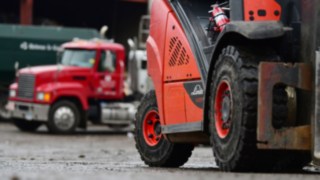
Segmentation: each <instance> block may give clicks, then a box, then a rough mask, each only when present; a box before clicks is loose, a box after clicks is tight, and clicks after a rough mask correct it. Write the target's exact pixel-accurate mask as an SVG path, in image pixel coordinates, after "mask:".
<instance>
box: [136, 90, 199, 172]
mask: <svg viewBox="0 0 320 180" xmlns="http://www.w3.org/2000/svg"><path fill="white" fill-rule="evenodd" d="M159 118H160V117H159V114H158V105H157V99H156V94H155V91H150V92H149V93H147V94H146V95H145V96H144V97H143V98H142V101H141V104H140V106H139V108H138V112H137V113H136V121H135V130H134V132H135V141H136V148H137V150H138V152H139V153H140V156H141V159H142V160H143V161H144V162H145V164H147V165H149V166H151V167H180V166H182V165H183V164H185V163H186V162H187V161H188V159H189V157H190V156H191V154H192V151H193V149H194V145H192V144H176V143H172V142H170V141H168V140H167V139H165V138H164V135H163V134H161V125H160V120H159Z"/></svg>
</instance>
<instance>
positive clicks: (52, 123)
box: [47, 100, 80, 134]
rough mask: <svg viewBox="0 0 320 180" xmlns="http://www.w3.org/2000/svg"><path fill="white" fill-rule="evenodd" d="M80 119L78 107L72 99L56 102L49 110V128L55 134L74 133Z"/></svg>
mask: <svg viewBox="0 0 320 180" xmlns="http://www.w3.org/2000/svg"><path fill="white" fill-rule="evenodd" d="M79 121H80V112H79V109H78V107H77V106H76V105H75V104H74V103H73V102H71V101H68V100H62V101H58V102H56V103H55V104H54V105H53V106H52V107H51V108H50V111H49V121H48V124H47V126H48V129H49V132H51V133H54V134H69V133H73V132H74V131H75V129H76V127H77V126H78V123H79Z"/></svg>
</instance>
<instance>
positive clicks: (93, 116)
mask: <svg viewBox="0 0 320 180" xmlns="http://www.w3.org/2000/svg"><path fill="white" fill-rule="evenodd" d="M62 48H63V51H62V53H61V57H60V62H59V63H58V65H51V66H37V67H28V68H24V69H21V70H20V71H19V72H18V73H17V79H16V82H15V83H14V84H12V85H11V86H10V98H9V102H8V104H7V109H8V110H9V111H10V114H11V117H12V119H13V121H14V124H15V125H16V126H17V127H18V128H19V129H20V130H22V131H35V130H36V129H37V128H38V127H39V126H40V125H42V124H46V125H47V127H48V129H49V131H50V132H52V133H71V132H73V131H74V130H75V129H76V128H77V127H81V128H86V124H87V119H90V120H92V122H94V123H102V124H108V125H116V126H118V127H119V125H120V126H122V125H128V124H130V120H132V119H133V117H134V113H135V105H134V101H135V99H134V98H129V96H127V95H126V93H125V87H124V84H125V83H124V82H125V49H124V47H123V46H122V45H120V44H117V43H110V42H107V41H104V40H98V39H96V40H90V41H85V40H74V41H72V42H69V43H66V44H64V45H63V46H62ZM131 97H134V96H131ZM102 101H105V102H107V103H105V106H104V107H103V108H102V107H101V102H102Z"/></svg>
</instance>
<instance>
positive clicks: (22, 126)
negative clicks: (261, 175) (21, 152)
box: [12, 118, 42, 132]
mask: <svg viewBox="0 0 320 180" xmlns="http://www.w3.org/2000/svg"><path fill="white" fill-rule="evenodd" d="M12 122H13V124H14V125H15V126H16V127H17V128H18V129H19V130H20V131H23V132H34V131H36V130H37V129H38V128H39V127H40V126H41V125H42V123H41V122H36V121H26V120H24V119H16V118H15V119H12Z"/></svg>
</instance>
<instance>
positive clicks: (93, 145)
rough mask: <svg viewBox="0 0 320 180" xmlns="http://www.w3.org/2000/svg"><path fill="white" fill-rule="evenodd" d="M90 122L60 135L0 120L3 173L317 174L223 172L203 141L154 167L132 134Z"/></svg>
mask: <svg viewBox="0 0 320 180" xmlns="http://www.w3.org/2000/svg"><path fill="white" fill-rule="evenodd" d="M106 129H107V128H106V127H90V128H89V130H88V131H86V132H84V131H80V132H78V133H77V134H76V135H67V136H54V135H49V134H47V131H46V129H45V128H44V127H42V128H41V129H40V130H39V131H38V132H36V133H23V132H20V131H18V130H17V129H16V128H15V127H14V126H12V125H10V124H7V123H0V139H1V140H0V179H14V180H18V179H80V180H81V179H121V180H125V179H136V180H144V179H146V180H149V179H152V180H158V179H159V180H160V179H161V180H164V179H165V180H167V179H175V180H177V179H181V180H188V179H208V180H209V179H210V180H213V179H219V180H231V179H237V180H242V179H259V180H270V179H272V180H277V179H279V180H280V179H281V180H286V179H290V180H296V179H297V180H298V179H304V180H309V179H310V180H311V179H319V177H320V175H314V174H301V173H296V174H260V173H223V172H219V171H218V169H217V167H216V165H215V163H214V159H213V156H212V152H211V149H210V148H206V147H199V148H196V149H195V151H194V152H193V156H192V157H191V159H190V160H189V162H188V163H187V164H185V165H184V166H183V167H182V168H174V169H164V168H149V167H147V166H145V165H144V164H143V162H142V161H141V160H140V157H139V155H138V153H137V151H136V149H135V147H134V140H133V138H132V134H130V133H127V132H123V133H115V132H112V131H110V130H106Z"/></svg>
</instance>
